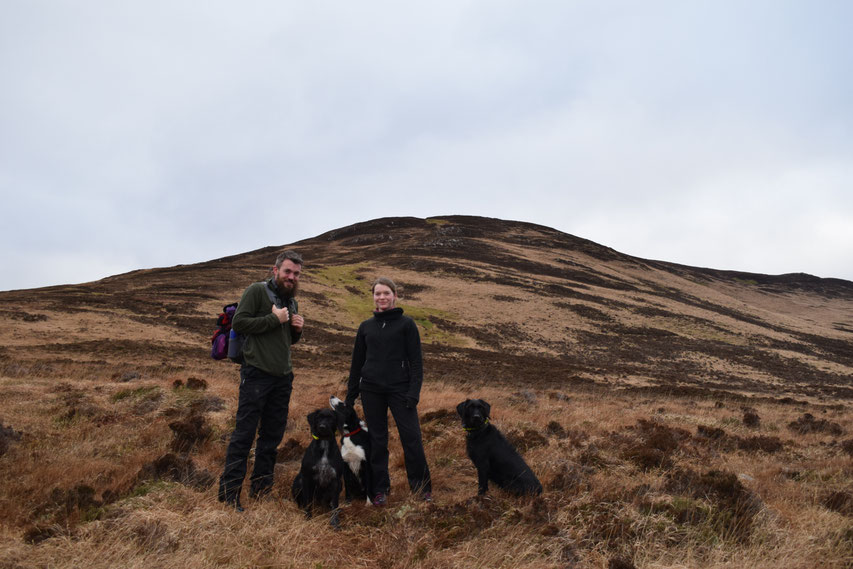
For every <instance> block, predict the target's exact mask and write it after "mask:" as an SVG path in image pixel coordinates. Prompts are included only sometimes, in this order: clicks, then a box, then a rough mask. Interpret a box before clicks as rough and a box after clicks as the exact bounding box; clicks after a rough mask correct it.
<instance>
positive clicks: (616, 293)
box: [0, 216, 853, 399]
mask: <svg viewBox="0 0 853 569" xmlns="http://www.w3.org/2000/svg"><path fill="white" fill-rule="evenodd" d="M293 248H296V249H298V250H299V251H300V252H301V253H302V254H303V256H304V257H305V259H306V268H305V277H304V279H303V283H302V291H303V292H302V297H301V305H302V311H303V312H304V314H305V316H306V318H307V319H308V322H309V328H308V330H307V333H306V341H305V343H304V345H303V346H301V347H300V349H302V350H303V351H304V352H305V353H304V355H303V356H297V357H299V358H300V359H301V360H302V362H301V363H302V366H303V367H304V366H305V365H306V364H307V365H314V364H316V365H322V366H328V367H331V368H335V369H337V370H338V372H339V373H345V372H346V369H347V368H348V363H347V361H346V360H347V357H348V355H349V350H350V343H351V341H352V335H353V331H354V328H355V327H356V326H357V323H358V322H360V321H361V320H362V319H364V318H365V317H367V316H368V315H369V314H370V299H369V295H368V292H367V291H368V288H369V284H370V282H371V280H372V279H373V278H374V277H375V276H378V275H380V274H385V275H389V276H391V277H393V278H394V279H395V280H397V281H398V282H399V284H400V285H401V286H402V289H403V290H402V295H403V299H402V305H403V306H404V307H405V308H406V310H407V311H408V312H409V313H410V314H411V315H412V316H414V317H415V318H416V320H417V321H418V323H419V324H420V325H421V328H422V335H423V337H424V341H425V342H426V343H427V348H426V349H427V354H428V358H429V360H428V366H427V380H429V379H430V378H448V379H452V380H454V381H473V382H478V381H488V382H496V381H497V382H506V383H512V384H516V385H519V386H522V385H529V386H534V385H539V386H542V385H552V386H558V385H560V384H561V383H563V382H566V381H574V382H584V383H592V382H594V383H598V384H607V385H608V386H609V388H614V387H615V388H624V389H641V388H642V389H647V390H648V389H656V388H663V389H666V390H667V391H672V390H681V391H682V392H685V393H690V392H695V393H699V392H702V391H703V390H705V391H707V390H713V391H716V390H722V391H729V392H733V393H753V394H754V393H773V394H775V395H783V394H784V395H786V396H791V397H805V396H810V397H818V398H827V399H835V398H842V399H850V398H853V386H851V382H850V377H851V375H853V283H850V282H847V281H843V280H837V279H818V278H816V277H811V276H809V275H782V276H767V275H756V274H747V273H734V272H724V271H715V270H711V269H698V268H692V267H685V266H680V265H675V264H670V263H665V262H660V261H647V260H643V259H638V258H635V257H631V256H628V255H623V254H621V253H618V252H616V251H614V250H612V249H608V248H606V247H603V246H600V245H597V244H595V243H592V242H590V241H586V240H584V239H580V238H577V237H573V236H571V235H567V234H564V233H560V232H558V231H555V230H553V229H549V228H547V227H542V226H536V225H532V224H527V223H520V222H506V221H500V220H494V219H486V218H476V217H460V216H450V217H439V218H432V219H428V220H423V219H416V218H387V219H378V220H374V221H369V222H365V223H360V224H356V225H353V226H350V227H346V228H342V229H339V230H335V231H331V232H328V233H325V234H323V235H320V236H318V237H316V238H313V239H308V240H305V241H301V242H299V243H296V244H294V245H293ZM279 249H280V248H278V247H268V248H265V249H260V250H257V251H253V252H250V253H246V254H243V255H237V256H233V257H228V258H223V259H217V260H214V261H210V262H207V263H200V264H197V265H187V266H177V267H172V268H165V269H152V270H146V271H136V272H132V273H128V274H124V275H120V276H116V277H111V278H107V279H103V280H101V281H98V282H94V283H89V284H83V285H74V286H62V287H50V288H46V289H41V290H39V291H38V292H34V291H13V292H8V293H0V299H2V300H3V305H4V306H5V307H6V308H4V309H3V311H4V315H6V316H7V319H9V320H11V321H12V324H11V326H10V328H9V329H7V330H6V333H8V335H9V336H8V338H4V341H3V343H2V346H3V347H2V348H0V358H2V359H0V361H2V362H5V363H6V365H7V366H8V365H10V363H11V364H12V365H14V366H26V365H28V364H31V363H34V362H39V363H40V365H44V363H45V362H46V361H50V362H52V363H58V362H63V361H65V362H71V361H73V362H75V363H77V364H80V365H89V364H94V365H93V366H92V367H93V369H92V373H95V374H97V373H100V372H99V371H98V367H99V366H98V364H99V363H102V362H104V361H107V362H110V363H111V365H116V364H117V365H119V366H120V365H122V362H126V363H127V365H131V366H132V367H139V366H141V367H142V368H145V369H148V370H151V371H152V372H153V371H154V370H156V369H157V367H158V365H167V366H178V367H180V365H181V361H182V358H184V357H187V358H203V357H204V353H205V350H206V337H207V336H208V335H209V334H210V332H211V328H212V320H213V319H214V317H215V315H216V313H218V311H219V310H220V309H221V306H222V305H223V304H225V303H226V302H229V301H232V300H234V299H236V298H238V297H239V294H240V292H241V291H242V289H243V288H244V287H245V285H246V283H248V282H251V281H252V280H259V279H261V278H263V277H264V268H266V267H267V266H268V265H270V264H271V260H272V259H273V258H274V257H275V255H276V253H277V252H278V250H279ZM116 357H118V360H119V361H116V360H115V358H116ZM161 362H162V364H161Z"/></svg>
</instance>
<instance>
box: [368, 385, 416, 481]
mask: <svg viewBox="0 0 853 569" xmlns="http://www.w3.org/2000/svg"><path fill="white" fill-rule="evenodd" d="M361 405H362V407H363V409H364V420H365V421H366V422H367V429H368V433H369V434H370V445H371V452H370V458H369V460H370V468H371V471H372V474H373V486H374V488H375V490H376V492H382V493H385V494H387V493H388V492H389V491H390V489H391V479H390V477H389V475H388V454H389V453H388V410H389V409H390V410H391V415H393V416H394V421H395V422H396V423H397V432H398V433H399V434H400V444H401V445H402V446H403V458H404V459H405V463H406V476H407V477H408V479H409V488H411V490H412V492H432V482H431V481H430V475H429V466H427V461H426V455H425V454H424V444H423V440H422V439H421V425H420V421H419V420H418V409H417V407H416V406H415V405H412V406H411V407H407V406H406V396H405V394H404V393H372V392H368V391H362V392H361Z"/></svg>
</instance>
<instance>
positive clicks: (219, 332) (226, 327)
mask: <svg viewBox="0 0 853 569" xmlns="http://www.w3.org/2000/svg"><path fill="white" fill-rule="evenodd" d="M236 311H237V303H236V302H235V303H233V304H228V305H226V306H224V307H223V308H222V313H221V314H220V315H219V318H217V319H216V330H214V331H213V337H212V338H211V339H210V344H211V346H210V357H211V358H213V359H215V360H224V359H225V358H226V356H228V336H229V334H230V333H231V320H232V319H233V318H234V313H235V312H236Z"/></svg>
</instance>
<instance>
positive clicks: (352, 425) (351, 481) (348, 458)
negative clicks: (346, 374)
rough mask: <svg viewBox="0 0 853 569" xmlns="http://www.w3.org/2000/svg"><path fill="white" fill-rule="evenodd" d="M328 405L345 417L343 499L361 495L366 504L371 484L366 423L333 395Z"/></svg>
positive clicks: (370, 492) (371, 494)
mask: <svg viewBox="0 0 853 569" xmlns="http://www.w3.org/2000/svg"><path fill="white" fill-rule="evenodd" d="M329 405H331V406H332V409H334V410H335V412H337V413H338V414H339V415H341V416H343V418H344V424H343V429H342V430H341V455H342V456H343V459H344V462H345V463H346V468H345V469H344V488H345V498H346V501H347V502H350V501H352V499H353V498H364V499H366V500H367V503H368V504H371V501H370V497H371V496H373V487H372V485H371V475H370V464H369V463H368V459H369V457H370V435H368V434H367V425H366V424H365V423H364V421H362V420H360V419H359V418H358V413H357V412H356V410H355V408H354V407H353V406H352V405H347V404H346V403H344V402H343V401H341V400H340V399H338V398H337V397H335V396H334V395H332V396H331V397H329Z"/></svg>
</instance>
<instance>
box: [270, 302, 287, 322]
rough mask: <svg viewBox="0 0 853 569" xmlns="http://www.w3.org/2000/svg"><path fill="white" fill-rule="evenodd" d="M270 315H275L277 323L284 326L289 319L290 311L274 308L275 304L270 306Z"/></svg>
mask: <svg viewBox="0 0 853 569" xmlns="http://www.w3.org/2000/svg"><path fill="white" fill-rule="evenodd" d="M272 313H273V314H275V317H276V318H278V321H279V322H281V323H282V324H284V323H285V322H287V320H288V319H289V318H290V311H288V310H287V307H286V306H285V307H283V308H276V306H275V304H273V305H272Z"/></svg>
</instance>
